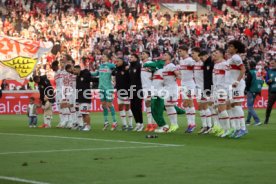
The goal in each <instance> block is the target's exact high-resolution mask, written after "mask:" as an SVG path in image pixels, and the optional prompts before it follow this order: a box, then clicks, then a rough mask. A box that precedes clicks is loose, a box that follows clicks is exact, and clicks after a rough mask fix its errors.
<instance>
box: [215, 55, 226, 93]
mask: <svg viewBox="0 0 276 184" xmlns="http://www.w3.org/2000/svg"><path fill="white" fill-rule="evenodd" d="M227 70H228V64H227V62H226V61H225V60H223V61H222V62H220V63H216V64H215V65H214V70H213V85H214V87H215V88H216V89H227V83H226V72H227Z"/></svg>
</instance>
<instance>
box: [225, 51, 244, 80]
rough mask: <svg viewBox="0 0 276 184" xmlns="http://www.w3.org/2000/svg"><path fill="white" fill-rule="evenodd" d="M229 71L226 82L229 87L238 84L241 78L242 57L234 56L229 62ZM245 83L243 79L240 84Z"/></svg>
mask: <svg viewBox="0 0 276 184" xmlns="http://www.w3.org/2000/svg"><path fill="white" fill-rule="evenodd" d="M227 64H228V67H229V69H228V71H227V72H226V82H227V84H228V85H232V84H233V83H234V82H236V81H237V80H238V78H239V76H240V72H241V69H240V68H241V66H243V62H242V59H241V57H240V56H239V55H238V54H235V55H233V56H232V57H231V58H230V59H229V60H227ZM241 83H244V80H243V79H242V80H241V81H240V84H241Z"/></svg>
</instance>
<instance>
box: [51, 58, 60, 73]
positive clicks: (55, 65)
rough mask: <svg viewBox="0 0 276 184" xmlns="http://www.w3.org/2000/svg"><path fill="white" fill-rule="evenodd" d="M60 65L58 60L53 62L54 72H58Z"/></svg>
mask: <svg viewBox="0 0 276 184" xmlns="http://www.w3.org/2000/svg"><path fill="white" fill-rule="evenodd" d="M58 65H59V63H58V61H57V60H55V61H53V62H52V65H51V68H52V70H53V71H54V72H56V71H58Z"/></svg>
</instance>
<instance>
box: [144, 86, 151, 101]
mask: <svg viewBox="0 0 276 184" xmlns="http://www.w3.org/2000/svg"><path fill="white" fill-rule="evenodd" d="M151 96H152V94H151V91H150V90H149V89H143V98H144V100H146V101H150V100H151Z"/></svg>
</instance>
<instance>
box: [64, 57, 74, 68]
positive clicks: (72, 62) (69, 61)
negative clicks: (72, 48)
mask: <svg viewBox="0 0 276 184" xmlns="http://www.w3.org/2000/svg"><path fill="white" fill-rule="evenodd" d="M66 65H72V66H75V61H74V60H73V59H70V60H67V61H66ZM66 65H65V67H66Z"/></svg>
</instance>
